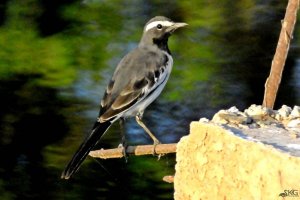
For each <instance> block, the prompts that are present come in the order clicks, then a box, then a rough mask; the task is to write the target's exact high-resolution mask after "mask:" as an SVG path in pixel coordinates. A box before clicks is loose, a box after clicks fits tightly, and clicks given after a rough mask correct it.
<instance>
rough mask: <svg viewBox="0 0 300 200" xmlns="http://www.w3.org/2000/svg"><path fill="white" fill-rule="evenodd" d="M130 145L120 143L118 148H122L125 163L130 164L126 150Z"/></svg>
mask: <svg viewBox="0 0 300 200" xmlns="http://www.w3.org/2000/svg"><path fill="white" fill-rule="evenodd" d="M127 147H128V145H127V144H126V143H125V142H124V143H120V144H119V145H118V148H122V154H123V156H124V158H125V162H126V163H127V162H128V154H127V153H126V149H127Z"/></svg>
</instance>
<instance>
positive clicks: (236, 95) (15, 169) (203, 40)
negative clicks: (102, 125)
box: [0, 0, 300, 200]
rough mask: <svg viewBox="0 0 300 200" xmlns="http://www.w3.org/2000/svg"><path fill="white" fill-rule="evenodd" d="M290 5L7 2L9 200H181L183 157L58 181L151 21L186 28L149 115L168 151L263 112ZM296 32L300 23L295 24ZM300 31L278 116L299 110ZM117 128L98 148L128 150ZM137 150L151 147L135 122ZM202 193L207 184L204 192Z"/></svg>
mask: <svg viewBox="0 0 300 200" xmlns="http://www.w3.org/2000/svg"><path fill="white" fill-rule="evenodd" d="M286 4H287V1H286V0H267V1H260V0H240V1H230V0H223V1H220V0H197V1H196V0H190V1H179V0H174V1H159V0H152V1H151V0H126V1H121V0H83V1H78V0H61V1H59V0H22V1H17V0H4V1H1V3H0V153H1V154H0V155H1V158H2V160H1V162H0V199H4V200H8V199H120V198H122V199H172V197H173V192H174V191H173V185H172V184H168V183H164V182H162V180H161V179H162V177H163V176H164V175H170V174H174V165H175V157H174V155H169V156H164V157H162V158H161V159H160V160H159V161H158V160H157V158H156V157H153V156H143V157H130V158H129V161H128V163H125V160H123V159H117V160H104V161H103V160H97V159H92V158H87V159H86V161H85V162H84V164H83V165H82V167H81V169H80V170H79V172H78V173H77V174H76V175H75V176H74V178H73V179H71V180H69V181H64V180H60V173H61V171H62V170H63V169H64V167H65V165H66V163H67V162H68V161H69V159H70V158H71V157H72V155H73V153H74V151H75V150H76V149H77V147H78V146H79V144H80V143H81V141H82V140H83V139H84V137H85V135H86V134H87V133H88V132H89V130H90V128H91V127H92V125H93V122H94V120H95V119H96V117H97V114H98V108H99V102H100V99H101V97H102V95H103V93H104V89H105V87H106V84H107V82H108V80H109V79H110V77H111V74H112V73H113V71H114V68H115V66H116V65H117V63H118V62H119V60H120V59H121V58H122V57H123V56H124V55H125V54H126V53H127V52H128V51H130V50H132V49H133V48H135V47H136V46H137V44H138V42H139V39H140V37H141V34H142V30H143V26H144V24H145V23H146V22H147V21H148V20H149V19H150V18H152V17H153V16H156V15H165V16H167V17H169V18H171V19H173V20H174V21H181V22H186V23H188V24H189V26H188V27H186V28H184V29H182V30H180V31H178V32H176V33H175V34H174V35H173V36H172V37H171V38H170V41H169V46H170V49H171V52H172V54H173V57H174V67H173V72H172V74H171V78H170V80H169V82H168V84H167V87H166V88H165V90H164V91H163V93H162V95H161V96H160V97H159V99H158V100H157V101H155V102H154V103H153V104H152V105H151V106H150V107H149V109H148V110H147V111H146V112H145V121H146V123H147V124H148V125H149V126H150V127H151V129H152V130H153V131H154V132H155V133H156V135H157V137H158V138H159V139H160V140H161V141H162V142H164V143H171V142H177V141H178V140H179V139H180V137H182V136H183V135H186V134H188V130H189V123H190V122H191V121H192V120H198V119H199V118H201V117H207V118H211V117H212V115H213V113H215V112H216V111H217V110H218V109H226V108H229V107H231V106H237V107H238V108H239V109H240V110H243V109H245V108H246V107H248V106H250V105H251V104H261V103H262V99H263V92H264V83H265V80H266V78H267V76H268V74H269V70H270V65H271V61H272V58H273V55H274V50H275V48H276V44H277V40H278V36H279V31H280V28H281V22H280V20H281V19H283V17H284V12H285V7H286ZM298 24H299V23H298ZM299 33H300V30H299V25H298V26H296V29H295V34H294V40H292V45H291V49H290V52H289V56H288V60H287V63H286V67H285V71H284V74H283V80H282V83H281V86H280V91H279V94H278V98H277V101H276V105H275V108H279V107H280V106H281V105H282V104H287V105H289V106H293V105H296V104H298V105H299V104H300V56H299ZM119 132H120V131H119V127H118V125H114V126H113V127H112V128H111V129H110V130H109V131H108V133H107V134H106V135H105V136H104V138H103V140H102V141H101V142H100V143H99V144H98V148H112V147H116V146H117V145H118V144H119V142H120V133H119ZM126 134H127V139H128V142H129V143H130V144H150V143H151V139H150V138H148V137H147V135H146V134H145V133H144V132H143V130H141V129H140V128H139V127H138V125H136V123H135V122H134V120H132V119H129V120H127V123H126ZM199 189H200V188H199Z"/></svg>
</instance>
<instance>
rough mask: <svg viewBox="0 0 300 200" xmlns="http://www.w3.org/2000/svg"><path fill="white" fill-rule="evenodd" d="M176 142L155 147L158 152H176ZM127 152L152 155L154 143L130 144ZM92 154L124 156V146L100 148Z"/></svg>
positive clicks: (91, 153)
mask: <svg viewBox="0 0 300 200" xmlns="http://www.w3.org/2000/svg"><path fill="white" fill-rule="evenodd" d="M176 145H177V144H176V143H172V144H158V145H157V146H156V147H155V153H156V154H167V153H176ZM126 154H128V155H136V156H140V155H152V154H153V145H140V146H128V147H127V148H126ZM89 155H90V156H92V157H95V158H102V159H108V158H122V157H123V156H124V155H123V148H115V149H100V150H95V151H91V152H90V154H89Z"/></svg>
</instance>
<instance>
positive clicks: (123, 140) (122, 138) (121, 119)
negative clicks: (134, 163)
mask: <svg viewBox="0 0 300 200" xmlns="http://www.w3.org/2000/svg"><path fill="white" fill-rule="evenodd" d="M120 129H121V141H122V142H121V144H119V147H120V148H123V149H122V151H123V156H124V158H125V161H126V162H127V158H128V156H127V153H126V149H127V147H128V145H127V142H126V138H125V119H124V118H122V117H121V118H120Z"/></svg>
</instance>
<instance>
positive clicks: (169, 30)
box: [167, 22, 188, 33]
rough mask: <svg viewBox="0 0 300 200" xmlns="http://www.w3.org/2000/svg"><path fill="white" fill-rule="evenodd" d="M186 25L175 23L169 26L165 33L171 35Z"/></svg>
mask: <svg viewBox="0 0 300 200" xmlns="http://www.w3.org/2000/svg"><path fill="white" fill-rule="evenodd" d="M187 25H188V24H187V23H184V22H175V23H174V24H173V25H172V26H170V27H169V28H167V31H168V32H170V33H173V32H174V31H175V30H177V29H178V28H181V27H184V26H187Z"/></svg>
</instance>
